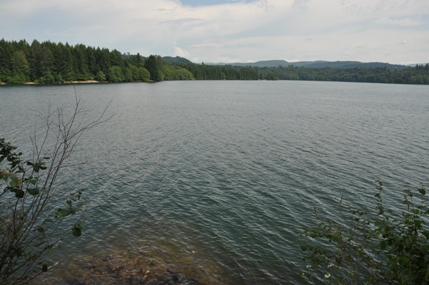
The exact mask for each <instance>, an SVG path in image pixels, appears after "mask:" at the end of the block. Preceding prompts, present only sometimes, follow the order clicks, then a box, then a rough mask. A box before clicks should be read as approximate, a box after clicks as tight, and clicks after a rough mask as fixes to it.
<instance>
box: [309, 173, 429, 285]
mask: <svg viewBox="0 0 429 285" xmlns="http://www.w3.org/2000/svg"><path fill="white" fill-rule="evenodd" d="M377 190H378V191H377V192H376V193H375V194H374V198H375V208H374V210H372V211H370V210H368V209H362V210H357V209H352V208H351V209H349V211H348V212H349V213H350V214H349V216H347V217H344V216H343V213H342V211H340V214H339V216H338V219H337V220H333V219H324V218H321V217H319V216H318V215H317V213H316V211H315V215H316V221H317V225H316V227H314V228H304V229H303V230H302V236H303V239H302V242H301V249H302V250H303V251H305V252H306V254H305V257H304V258H303V262H304V265H305V264H307V263H309V264H308V265H307V266H305V267H306V270H305V271H307V272H305V273H303V274H302V277H304V278H306V279H307V281H309V282H316V281H315V280H314V279H316V280H319V281H321V280H322V279H325V280H329V282H330V283H337V284H428V283H429V230H428V225H427V222H428V216H429V207H428V198H427V196H426V190H425V189H424V187H423V185H421V187H418V188H417V190H416V191H411V190H409V189H406V190H404V194H403V197H404V199H403V201H401V202H402V203H401V204H402V210H401V211H399V212H400V213H399V212H398V211H397V210H398V209H400V206H398V208H397V210H396V211H393V210H391V209H387V208H386V207H385V206H384V204H383V195H384V193H383V184H382V183H381V182H380V181H377ZM341 206H342V205H341ZM342 207H343V206H342ZM312 265H313V266H314V267H312ZM312 268H314V270H307V269H312ZM313 277H314V278H313Z"/></svg>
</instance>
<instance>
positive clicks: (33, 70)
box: [0, 39, 192, 84]
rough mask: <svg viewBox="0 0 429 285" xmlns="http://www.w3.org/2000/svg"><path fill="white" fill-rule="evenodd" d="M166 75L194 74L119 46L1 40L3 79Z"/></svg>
mask: <svg viewBox="0 0 429 285" xmlns="http://www.w3.org/2000/svg"><path fill="white" fill-rule="evenodd" d="M152 73H153V74H152ZM163 79H168V80H176V79H192V74H191V73H190V72H189V71H187V70H184V69H183V68H180V67H177V66H169V65H168V63H167V62H166V61H163V60H162V58H161V57H159V56H151V57H149V58H148V59H146V60H145V58H143V57H142V56H140V55H139V54H137V55H123V54H121V53H120V52H119V51H117V50H113V51H110V50H108V49H106V48H102V49H101V48H94V47H89V46H85V45H83V44H79V45H75V46H71V45H69V44H67V43H66V44H62V43H58V44H56V43H52V42H49V41H47V42H43V43H39V42H38V41H37V40H34V41H33V42H32V43H31V45H30V44H28V43H27V42H26V41H25V40H21V41H19V42H16V41H12V42H7V41H5V40H4V39H2V40H1V41H0V82H6V83H9V84H22V83H25V82H35V83H42V84H53V83H62V82H67V81H76V80H98V81H109V82H134V81H151V80H152V81H160V80H163Z"/></svg>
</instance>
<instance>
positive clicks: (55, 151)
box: [0, 99, 104, 284]
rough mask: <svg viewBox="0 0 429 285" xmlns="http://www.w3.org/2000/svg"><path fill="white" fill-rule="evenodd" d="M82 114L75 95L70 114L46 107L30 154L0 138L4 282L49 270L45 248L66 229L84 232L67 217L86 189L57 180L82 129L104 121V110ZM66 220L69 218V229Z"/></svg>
mask: <svg viewBox="0 0 429 285" xmlns="http://www.w3.org/2000/svg"><path fill="white" fill-rule="evenodd" d="M84 115H85V113H84V112H82V111H81V110H80V107H79V101H78V100H77V99H76V106H75V108H74V109H73V113H72V115H71V116H70V117H69V118H66V117H65V115H64V114H63V109H61V108H58V109H56V110H55V111H53V112H51V111H48V113H47V115H45V116H44V119H45V123H46V132H45V133H44V134H43V135H42V137H41V139H40V140H38V139H37V137H36V135H35V137H34V138H33V140H32V141H33V157H32V159H29V160H25V159H23V153H22V152H18V151H17V147H16V146H13V145H12V144H11V143H9V142H7V141H6V140H5V139H4V138H0V188H2V189H3V191H1V193H0V284H26V283H28V282H29V281H30V280H31V279H33V278H35V277H36V276H38V275H39V274H41V273H42V272H46V271H47V270H48V268H49V266H50V265H51V264H52V263H50V262H47V261H46V260H45V259H44V257H45V254H46V253H48V252H50V251H51V249H53V248H54V247H56V246H57V245H58V244H59V241H60V240H61V239H62V238H63V237H64V235H65V234H67V233H72V234H73V235H75V236H80V235H81V231H82V226H81V225H80V224H79V219H78V218H75V219H69V218H70V217H71V215H74V214H75V213H77V212H79V211H80V209H81V206H82V205H81V204H80V197H81V194H82V190H79V189H74V190H67V189H64V188H63V187H60V186H61V184H60V183H59V182H58V180H59V175H60V170H61V169H62V168H63V166H64V163H65V161H66V160H67V159H68V158H69V156H70V155H71V154H72V152H73V149H74V147H75V146H76V143H77V141H78V140H79V138H80V136H81V135H82V133H83V132H85V131H86V130H88V129H90V128H92V127H94V126H96V125H97V124H99V123H101V122H102V121H101V119H102V117H103V116H104V112H103V114H102V115H101V116H100V117H99V118H98V119H96V120H94V121H92V122H89V123H87V124H85V122H84V121H83V120H82V117H83V116H84ZM53 130H54V131H53ZM48 150H50V157H46V156H45V153H46V151H48ZM66 217H69V218H66ZM63 220H64V221H67V222H70V223H71V226H70V227H66V229H65V230H64V228H62V227H60V225H61V222H62V221H63Z"/></svg>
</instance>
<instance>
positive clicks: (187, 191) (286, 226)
mask: <svg viewBox="0 0 429 285" xmlns="http://www.w3.org/2000/svg"><path fill="white" fill-rule="evenodd" d="M74 88H75V89H74ZM75 90H76V94H77V96H78V97H80V98H81V103H82V106H83V107H84V108H85V109H86V110H88V111H89V112H88V116H89V117H91V116H96V115H97V114H100V112H101V111H102V110H103V108H104V107H105V106H106V105H107V104H109V102H110V106H109V108H108V111H107V115H108V116H110V115H113V117H112V118H111V119H110V120H109V121H107V122H105V123H103V124H102V125H100V126H98V127H96V128H94V129H92V130H90V131H89V132H87V133H85V134H84V136H83V137H82V138H81V140H80V143H79V144H78V148H77V149H76V150H75V152H74V156H73V158H72V162H84V161H85V162H87V163H86V164H84V165H82V166H79V167H71V168H67V169H66V172H65V173H64V175H65V176H64V177H67V183H66V185H65V187H75V185H78V186H79V187H80V188H84V189H85V191H84V196H83V199H84V201H85V202H86V205H87V206H86V209H85V211H84V214H83V219H84V220H85V223H84V228H85V231H84V233H83V236H82V237H80V238H77V239H74V238H73V239H72V238H70V239H69V241H71V243H70V244H65V245H64V246H63V247H61V248H60V249H59V250H57V251H56V252H55V253H54V257H55V258H57V259H58V260H59V264H58V266H57V267H56V268H55V269H54V270H53V271H52V272H51V273H49V274H46V276H45V277H44V278H46V279H39V280H36V281H35V282H33V283H34V284H44V283H46V282H48V281H46V280H49V282H50V284H68V283H67V278H69V279H70V278H71V277H73V275H74V274H77V273H76V271H77V270H80V269H81V268H83V267H85V262H88V260H90V259H91V258H94V256H95V257H97V256H100V257H103V256H105V255H110V254H112V253H113V254H117V253H120V254H121V255H123V256H124V258H126V257H127V256H128V257H129V258H134V257H135V256H144V257H145V258H148V259H154V260H157V261H158V262H166V263H167V264H175V266H177V269H178V270H181V272H184V273H185V274H186V275H187V276H188V275H189V276H193V277H194V278H195V279H197V280H200V281H201V282H205V283H209V284H210V283H212V284H213V283H218V284H291V283H292V284H293V283H300V280H301V279H300V274H301V272H302V268H303V264H302V262H301V258H302V257H303V255H302V253H301V249H300V247H299V244H298V242H299V237H300V236H299V233H300V230H299V228H300V227H302V226H311V225H313V224H314V222H315V219H314V215H313V213H312V209H313V208H314V207H316V209H317V211H318V213H320V214H321V215H324V216H327V217H335V216H336V215H337V213H338V205H339V201H340V199H341V197H343V201H344V203H349V204H350V205H353V206H356V207H360V206H369V207H371V206H372V205H373V199H372V194H373V193H374V192H375V183H374V181H375V180H376V179H380V180H382V181H383V182H384V185H385V190H386V193H389V196H388V197H386V200H385V202H386V203H387V204H389V203H390V202H391V201H393V200H395V199H396V198H400V197H401V191H402V190H403V189H405V187H406V185H407V183H409V184H410V185H412V186H418V183H420V182H423V183H424V182H426V183H427V182H428V174H429V96H428V95H429V87H428V86H414V85H389V84H365V83H361V84H358V83H339V82H305V81H273V82H268V81H183V82H162V83H156V84H143V83H140V84H137V83H133V84H100V85H78V86H75V87H73V86H16V87H13V86H12V87H7V86H3V87H1V88H0V137H5V138H6V139H7V140H10V141H12V142H13V143H14V144H15V145H17V146H19V147H20V149H21V150H24V151H29V150H31V144H30V140H29V138H30V136H31V134H32V132H33V131H34V129H35V128H36V129H37V128H43V126H42V125H41V124H40V123H37V122H38V119H37V117H36V112H44V111H43V110H46V108H47V106H48V105H49V104H50V105H52V106H54V107H55V106H60V105H62V104H68V105H70V104H72V103H73V101H74V95H75Z"/></svg>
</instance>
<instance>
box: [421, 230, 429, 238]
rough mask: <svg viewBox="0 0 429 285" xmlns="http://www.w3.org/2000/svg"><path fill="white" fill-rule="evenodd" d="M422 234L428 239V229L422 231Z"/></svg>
mask: <svg viewBox="0 0 429 285" xmlns="http://www.w3.org/2000/svg"><path fill="white" fill-rule="evenodd" d="M422 234H423V235H424V236H425V237H426V238H427V239H429V231H423V232H422Z"/></svg>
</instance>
